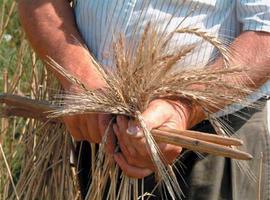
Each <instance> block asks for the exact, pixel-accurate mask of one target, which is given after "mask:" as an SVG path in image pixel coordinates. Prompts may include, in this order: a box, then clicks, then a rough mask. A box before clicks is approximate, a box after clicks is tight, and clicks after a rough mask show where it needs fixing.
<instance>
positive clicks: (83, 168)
mask: <svg viewBox="0 0 270 200" xmlns="http://www.w3.org/2000/svg"><path fill="white" fill-rule="evenodd" d="M262 103H263V104H264V106H263V109H262V110H256V109H248V108H244V109H242V110H241V111H239V112H237V113H236V114H237V115H241V113H245V115H244V118H245V119H243V118H239V117H236V116H235V115H228V116H226V117H224V120H225V121H226V122H227V123H228V124H229V125H230V126H231V127H232V128H233V130H234V133H235V134H236V136H237V137H238V138H240V139H242V140H243V141H244V144H245V145H244V146H243V147H241V150H244V151H246V152H249V153H250V154H251V155H253V157H254V158H253V159H252V160H251V161H237V160H232V159H228V158H223V157H217V156H212V155H206V154H205V155H204V154H203V155H198V154H196V153H194V152H192V151H187V150H185V151H184V153H183V155H182V156H181V158H180V159H179V161H178V162H176V168H177V169H178V172H176V174H177V178H178V180H179V184H180V186H181V189H182V190H183V192H184V194H185V196H183V198H182V199H190V200H219V199H220V200H230V199H233V200H255V199H258V195H260V199H261V200H269V199H270V134H269V130H268V125H267V124H268V123H267V119H268V118H267V102H266V101H265V100H262ZM269 109H270V108H269ZM242 116H243V115H242ZM194 130H198V131H201V132H208V133H214V132H215V131H214V129H213V127H212V126H211V124H210V123H209V122H208V121H203V122H202V123H200V124H198V125H197V126H196V127H194ZM81 147H82V153H83V154H84V155H88V156H81V159H80V161H79V169H78V171H79V179H80V186H81V192H82V195H83V196H85V195H86V193H87V189H88V186H89V183H90V182H91V177H89V170H90V165H91V157H90V156H89V155H91V150H90V146H89V144H88V143H87V142H83V144H82V146H81ZM181 163H183V164H184V166H185V167H183V166H182V164H181ZM179 172H180V173H179ZM259 174H261V175H259ZM259 177H260V178H259ZM183 179H184V180H183ZM259 183H260V187H259ZM144 185H145V188H144V191H145V192H151V191H152V190H153V188H154V186H155V178H154V176H153V175H151V176H148V177H146V178H145V182H144ZM259 189H260V191H258V190H259ZM165 192H166V191H165ZM163 194H164V191H163V192H160V190H159V189H158V188H157V189H156V190H155V191H154V196H153V197H151V199H168V195H167V196H166V197H165V196H164V195H163Z"/></svg>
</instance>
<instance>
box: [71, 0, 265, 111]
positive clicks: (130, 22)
mask: <svg viewBox="0 0 270 200" xmlns="http://www.w3.org/2000/svg"><path fill="white" fill-rule="evenodd" d="M74 9H75V16H76V22H77V25H78V28H79V30H80V32H81V34H82V37H83V38H84V40H85V42H86V44H87V46H88V48H89V49H90V51H91V53H92V54H93V55H94V56H95V57H96V59H97V60H98V61H99V62H101V63H102V64H103V65H104V66H109V65H110V64H111V63H112V60H113V55H112V42H113V41H115V39H117V37H118V36H119V34H124V36H125V37H126V38H127V41H132V40H133V39H134V35H133V32H134V30H136V34H135V38H136V36H139V34H140V33H141V32H142V31H143V30H144V27H145V25H146V24H147V23H148V22H149V21H152V22H154V23H155V25H157V26H158V28H159V29H161V30H163V29H165V27H166V31H167V32H170V31H173V30H175V28H176V27H177V26H178V25H179V23H180V22H181V21H182V20H183V19H184V18H186V19H185V20H184V21H183V23H182V24H181V27H196V28H199V29H200V30H202V31H207V32H208V33H210V34H211V35H213V36H216V37H217V38H219V39H220V40H221V41H223V42H224V43H226V44H229V43H230V42H231V41H232V40H233V39H234V38H235V37H237V36H238V35H239V34H240V33H241V32H242V31H247V30H251V31H266V32H270V0H77V1H76V2H75V7H74ZM172 16H173V17H172ZM187 16H188V17H187ZM185 44H197V46H198V47H197V51H195V52H194V53H192V54H191V55H189V56H188V57H187V58H186V59H185V60H184V61H183V62H182V63H181V64H180V65H179V66H181V67H190V66H192V67H196V66H205V65H207V64H208V63H209V61H211V60H212V59H214V58H215V55H216V51H215V49H214V47H213V46H211V44H209V43H207V42H204V41H203V40H202V39H201V38H198V37H197V36H194V35H187V34H178V35H175V36H174V37H173V39H172V42H171V45H172V46H171V47H172V48H173V45H174V46H175V47H179V46H182V45H185ZM261 89H262V90H263V92H264V93H266V92H268V93H270V81H269V82H267V83H266V84H265V85H264V86H263V87H262V88H261ZM260 97H261V95H259V93H256V94H253V95H251V96H250V98H251V99H258V98H260ZM233 110H235V108H234V109H233Z"/></svg>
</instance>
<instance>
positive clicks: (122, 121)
mask: <svg viewBox="0 0 270 200" xmlns="http://www.w3.org/2000/svg"><path fill="white" fill-rule="evenodd" d="M116 122H117V126H118V130H119V132H118V133H119V134H118V135H117V139H118V140H119V143H121V145H122V146H125V147H124V148H125V149H127V151H128V154H130V155H131V156H134V155H136V150H135V148H134V146H132V143H131V141H130V140H129V137H128V135H127V133H126V131H127V127H128V119H127V118H126V117H124V116H117V118H116ZM120 141H121V142H120ZM123 153H124V154H125V156H130V155H128V154H126V152H123Z"/></svg>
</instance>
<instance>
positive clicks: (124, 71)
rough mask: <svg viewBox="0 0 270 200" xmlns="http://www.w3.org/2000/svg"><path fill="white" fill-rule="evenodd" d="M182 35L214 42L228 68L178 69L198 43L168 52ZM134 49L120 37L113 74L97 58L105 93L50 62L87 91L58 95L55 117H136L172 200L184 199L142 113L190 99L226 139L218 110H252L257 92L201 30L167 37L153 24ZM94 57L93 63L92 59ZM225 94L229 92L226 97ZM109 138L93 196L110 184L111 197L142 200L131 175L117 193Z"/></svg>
mask: <svg viewBox="0 0 270 200" xmlns="http://www.w3.org/2000/svg"><path fill="white" fill-rule="evenodd" d="M181 33H188V34H195V35H196V36H198V37H201V38H202V39H203V40H205V41H206V42H209V43H211V44H212V45H213V46H214V47H216V48H217V49H218V50H219V51H220V53H221V56H223V58H224V59H223V61H224V63H225V67H224V68H219V69H211V68H207V67H206V68H205V67H203V68H194V69H183V70H181V68H180V70H174V67H175V66H177V65H179V64H181V61H182V60H184V59H185V57H186V56H187V55H188V54H189V53H191V52H192V51H194V49H195V47H196V46H194V45H190V46H182V47H180V48H179V49H177V50H176V51H174V52H172V51H168V49H170V47H169V45H170V40H171V38H172V37H173V35H174V34H181ZM135 46H136V47H135V50H131V49H130V46H129V45H126V44H125V38H124V37H123V36H120V38H119V40H117V42H115V43H114V59H115V67H112V68H110V69H109V70H103V68H102V66H100V65H99V64H98V63H97V62H95V61H94V60H93V63H95V66H96V68H97V70H98V72H99V73H100V74H101V75H102V77H103V79H104V81H105V82H106V84H107V86H106V87H105V88H104V89H103V90H89V89H87V88H86V87H85V86H84V85H83V83H81V82H80V81H79V80H78V79H77V78H76V77H73V76H71V75H70V74H69V73H67V72H66V71H65V70H64V68H62V67H61V66H59V65H58V64H57V63H55V62H54V61H53V60H52V59H49V62H48V64H49V65H50V66H51V67H52V68H54V70H56V71H58V72H59V73H61V74H62V75H63V76H64V77H66V79H67V80H69V81H70V82H72V83H73V84H75V85H77V86H78V87H80V88H81V91H82V92H79V93H76V94H65V95H59V96H58V97H59V99H60V102H59V104H60V105H62V106H61V107H60V108H58V109H57V110H54V111H53V112H52V114H51V117H59V116H65V115H75V114H83V113H96V112H100V113H110V114H115V115H126V116H129V117H133V118H135V119H136V120H137V121H138V122H139V123H140V126H141V129H142V130H143V133H144V136H145V138H146V141H147V148H148V151H149V154H150V156H151V159H152V161H153V163H154V164H155V166H156V170H157V174H158V177H160V179H161V180H162V181H164V183H165V184H162V185H163V186H165V187H166V188H167V190H168V191H169V194H170V195H171V197H172V198H174V199H175V198H181V189H180V188H179V186H178V183H177V181H176V178H175V175H174V174H173V172H172V170H171V167H170V166H169V165H167V164H166V162H165V158H164V157H163V156H162V154H161V152H160V150H159V149H158V146H157V144H156V141H155V140H154V137H153V134H151V132H150V130H148V129H147V127H146V125H145V123H144V120H143V118H142V116H141V112H143V111H144V110H145V109H146V108H147V106H148V104H149V102H151V101H152V100H154V99H157V98H179V99H186V100H188V101H189V102H190V103H191V104H192V105H199V106H200V107H202V108H203V110H204V111H205V114H206V116H207V117H208V119H209V120H210V121H211V122H212V124H213V126H214V127H215V129H216V131H217V132H218V133H221V134H224V135H225V134H226V133H227V132H226V130H225V129H223V128H222V127H223V126H222V124H221V123H219V121H218V119H217V118H216V117H215V116H214V115H211V114H212V112H213V110H216V109H218V110H222V109H223V107H224V106H223V105H224V103H225V104H235V103H237V104H240V105H244V106H251V105H250V104H248V103H247V102H246V101H245V100H244V98H245V97H246V96H247V95H248V94H250V93H251V92H252V89H250V88H248V87H247V86H246V83H247V82H246V81H243V80H248V78H247V77H248V75H247V74H248V70H247V68H244V67H243V66H232V65H231V63H233V62H232V61H231V60H230V58H231V56H230V52H229V51H228V50H227V49H226V48H225V47H224V45H223V44H222V43H221V42H220V41H218V40H217V39H216V38H215V37H212V36H210V35H208V34H207V33H205V32H202V31H200V30H198V29H196V28H188V27H184V28H177V29H175V31H173V32H171V33H169V34H165V35H164V33H163V34H160V33H159V32H158V30H156V29H155V26H154V25H151V23H148V25H147V26H146V28H145V31H144V32H143V33H142V35H141V37H140V40H139V41H138V43H137V44H136V45H135ZM133 48H134V45H133ZM89 59H91V57H90V56H89ZM229 77H236V78H235V81H233V82H231V81H227V80H228V78H229ZM221 91H223V92H221ZM224 91H228V92H226V93H225V94H224ZM252 106H254V105H252ZM108 126H111V124H109V125H108ZM106 137H108V135H107V134H105V137H104V139H103V143H102V144H100V148H99V152H98V153H97V159H96V166H95V167H94V169H92V175H93V176H92V177H93V180H92V183H91V185H90V189H89V192H88V197H89V198H90V197H91V199H102V197H104V196H103V194H104V193H103V192H104V190H105V188H106V187H107V186H108V183H109V180H111V181H110V189H109V191H110V192H111V193H109V197H110V198H111V199H118V198H119V199H130V198H132V197H136V198H137V197H138V196H137V195H138V194H137V190H138V183H137V181H136V180H134V179H130V178H128V177H125V178H122V179H121V181H122V182H121V183H120V185H121V187H120V188H119V190H118V192H117V193H116V192H115V191H116V185H117V184H115V180H119V179H117V177H118V176H119V169H118V167H117V166H115V165H112V164H111V163H112V162H111V161H110V158H109V157H108V156H106V153H105V151H104V145H106ZM97 188H99V189H98V190H97ZM130 191H133V194H130V193H129V192H130ZM106 195H108V194H106ZM142 195H143V194H142Z"/></svg>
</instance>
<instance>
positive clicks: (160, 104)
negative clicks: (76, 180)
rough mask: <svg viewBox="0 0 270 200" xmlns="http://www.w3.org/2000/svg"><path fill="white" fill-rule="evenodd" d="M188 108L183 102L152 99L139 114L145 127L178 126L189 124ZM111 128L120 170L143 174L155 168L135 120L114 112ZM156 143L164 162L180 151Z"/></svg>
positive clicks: (175, 127)
mask: <svg viewBox="0 0 270 200" xmlns="http://www.w3.org/2000/svg"><path fill="white" fill-rule="evenodd" d="M190 110H191V108H190V105H188V104H186V103H181V102H179V101H172V100H161V99H159V100H154V101H152V102H151V103H150V104H149V106H148V108H147V109H146V110H145V112H143V113H142V116H143V119H144V121H145V123H146V125H147V127H148V128H149V130H151V129H158V128H165V127H166V128H173V129H180V130H182V129H187V128H188V127H189V120H190ZM113 129H114V132H115V134H116V136H117V139H118V142H119V145H120V148H121V151H122V152H121V153H116V154H115V155H114V158H115V161H116V162H117V164H118V165H119V166H120V168H121V169H122V170H123V172H124V173H125V174H126V175H128V176H130V177H134V178H143V177H145V176H148V175H149V174H151V173H152V172H153V171H155V166H154V164H153V162H152V160H151V158H150V155H149V152H148V150H147V147H146V145H147V144H146V141H145V138H144V136H143V133H142V132H141V130H140V128H139V126H138V125H137V124H136V122H135V121H133V120H128V119H127V118H126V117H124V116H118V117H117V124H114V126H113ZM158 145H159V148H160V150H161V152H162V153H163V155H164V157H165V158H166V160H167V163H168V164H172V163H173V161H174V160H175V159H176V157H177V156H178V155H179V153H180V152H181V151H182V148H181V147H177V146H174V145H170V144H164V143H160V144H158Z"/></svg>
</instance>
